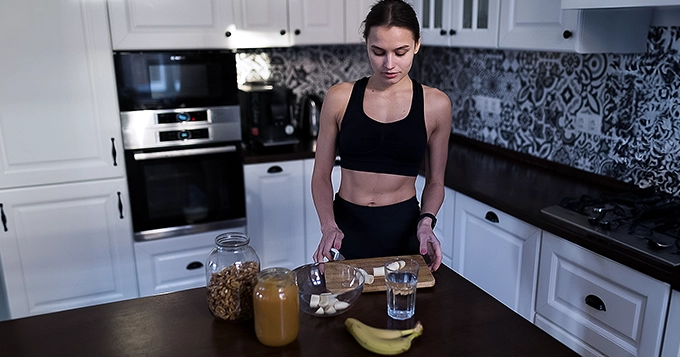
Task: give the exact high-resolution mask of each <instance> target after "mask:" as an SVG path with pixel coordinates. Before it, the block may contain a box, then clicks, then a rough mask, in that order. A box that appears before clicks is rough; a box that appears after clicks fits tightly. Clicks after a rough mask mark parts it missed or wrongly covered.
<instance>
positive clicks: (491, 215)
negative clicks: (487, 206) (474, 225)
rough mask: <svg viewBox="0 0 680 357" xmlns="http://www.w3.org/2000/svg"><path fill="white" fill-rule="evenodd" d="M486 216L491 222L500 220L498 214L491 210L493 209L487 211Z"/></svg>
mask: <svg viewBox="0 0 680 357" xmlns="http://www.w3.org/2000/svg"><path fill="white" fill-rule="evenodd" d="M484 218H485V219H486V220H487V221H489V222H493V223H498V222H499V221H498V215H497V214H495V213H494V212H491V211H489V212H486V216H484Z"/></svg>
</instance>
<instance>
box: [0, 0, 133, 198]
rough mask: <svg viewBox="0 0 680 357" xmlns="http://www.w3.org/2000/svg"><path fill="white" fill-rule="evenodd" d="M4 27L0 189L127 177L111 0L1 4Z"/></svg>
mask: <svg viewBox="0 0 680 357" xmlns="http://www.w3.org/2000/svg"><path fill="white" fill-rule="evenodd" d="M38 24H39V25H38ZM0 32H2V33H3V34H4V35H3V36H0V48H3V49H4V50H2V51H0V63H2V66H0V78H2V80H0V188H8V187H20V186H32V185H42V184H50V183H57V182H74V181H82V180H92V179H100V178H111V177H124V175H125V167H124V165H123V162H122V160H123V158H122V156H123V155H122V150H123V145H122V141H121V134H120V121H119V117H118V103H117V101H116V83H115V76H114V72H113V58H112V56H111V40H110V38H109V28H108V21H107V13H106V3H104V2H102V1H89V0H80V1H75V0H54V1H40V0H6V1H2V2H0ZM10 34H13V35H10Z"/></svg>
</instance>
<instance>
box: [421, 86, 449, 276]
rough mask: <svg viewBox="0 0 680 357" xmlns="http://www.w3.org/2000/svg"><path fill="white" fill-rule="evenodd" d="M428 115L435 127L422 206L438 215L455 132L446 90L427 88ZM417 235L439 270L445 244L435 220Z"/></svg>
mask: <svg viewBox="0 0 680 357" xmlns="http://www.w3.org/2000/svg"><path fill="white" fill-rule="evenodd" d="M425 118H426V119H425V122H426V124H427V125H428V127H431V128H432V129H431V134H430V136H429V139H428V151H427V156H426V158H425V187H424V188H423V195H422V197H421V206H420V207H421V212H422V213H432V214H434V215H436V214H437V212H439V208H440V207H441V205H442V202H443V201H444V172H445V171H446V160H447V158H448V151H449V150H448V145H449V136H450V134H451V100H450V99H449V97H448V96H447V95H446V94H444V92H442V91H440V90H438V89H434V88H427V90H426V91H425ZM428 129H429V128H428ZM417 236H418V240H419V241H420V253H421V254H427V255H428V256H429V258H430V270H432V271H435V270H437V269H439V265H440V264H441V261H442V252H441V244H440V242H439V239H437V237H436V236H435V234H434V232H433V231H432V219H430V218H423V219H422V220H420V222H418V228H417Z"/></svg>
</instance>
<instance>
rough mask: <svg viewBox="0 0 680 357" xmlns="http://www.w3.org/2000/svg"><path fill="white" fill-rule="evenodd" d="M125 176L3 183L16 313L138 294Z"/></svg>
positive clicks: (4, 237) (0, 256) (2, 237)
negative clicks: (9, 185)
mask: <svg viewBox="0 0 680 357" xmlns="http://www.w3.org/2000/svg"><path fill="white" fill-rule="evenodd" d="M127 197H128V196H127V190H126V184H125V180H124V179H115V180H101V181H89V182H83V183H70V184H62V185H54V186H40V187H35V188H20V189H8V190H3V191H0V203H2V209H3V213H4V214H5V216H6V218H7V224H6V226H5V227H4V228H5V229H6V230H5V229H3V230H2V231H0V260H1V261H2V272H3V274H4V279H5V283H6V285H7V293H8V302H9V309H10V314H11V317H12V318H18V317H24V316H29V315H36V314H42V313H48V312H54V311H59V310H65V309H70V308H76V307H82V306H87V305H93V304H98V303H105V302H111V301H116V300H122V299H129V298H134V297H137V296H138V293H137V279H136V274H135V262H134V253H133V238H132V224H131V222H130V213H129V207H128V204H127Z"/></svg>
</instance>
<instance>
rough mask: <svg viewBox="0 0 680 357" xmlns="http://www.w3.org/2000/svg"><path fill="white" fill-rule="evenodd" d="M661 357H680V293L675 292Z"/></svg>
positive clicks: (672, 297) (672, 296)
mask: <svg viewBox="0 0 680 357" xmlns="http://www.w3.org/2000/svg"><path fill="white" fill-rule="evenodd" d="M664 335H665V337H664V339H663V348H662V349H661V357H680V291H678V290H673V292H672V293H671V304H670V306H669V309H668V320H667V321H666V333H665V334H664Z"/></svg>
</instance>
